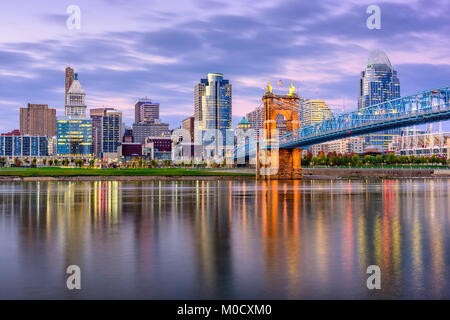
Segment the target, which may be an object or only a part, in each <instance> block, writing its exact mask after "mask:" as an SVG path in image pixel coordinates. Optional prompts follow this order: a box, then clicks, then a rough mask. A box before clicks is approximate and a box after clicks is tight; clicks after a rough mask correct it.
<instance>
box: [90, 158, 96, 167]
mask: <svg viewBox="0 0 450 320" xmlns="http://www.w3.org/2000/svg"><path fill="white" fill-rule="evenodd" d="M94 164H95V160H94V159H91V160H89V166H90V167H91V168H92V167H93V166H94Z"/></svg>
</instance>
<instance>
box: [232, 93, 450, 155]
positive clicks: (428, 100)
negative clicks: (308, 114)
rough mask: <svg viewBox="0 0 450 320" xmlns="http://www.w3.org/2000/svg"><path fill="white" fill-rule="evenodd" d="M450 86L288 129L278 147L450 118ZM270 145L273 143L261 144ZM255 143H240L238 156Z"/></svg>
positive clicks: (250, 150) (301, 145) (248, 151)
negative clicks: (297, 128) (299, 127)
mask: <svg viewBox="0 0 450 320" xmlns="http://www.w3.org/2000/svg"><path fill="white" fill-rule="evenodd" d="M449 101H450V87H446V88H440V89H436V90H430V91H425V92H421V93H417V94H414V95H411V96H407V97H402V98H398V99H394V100H390V101H386V102H383V103H380V104H376V105H373V106H370V107H367V108H363V109H359V110H357V111H353V112H349V113H345V114H340V115H336V116H333V117H331V118H329V119H327V120H324V121H322V122H319V123H316V124H314V125H311V126H305V127H302V128H301V129H299V130H296V131H293V132H289V133H287V134H286V136H284V137H282V138H280V139H279V143H278V146H276V147H277V148H280V149H284V148H287V149H293V148H306V147H309V146H311V145H314V144H318V143H322V142H327V141H332V140H337V139H343V138H347V137H353V136H359V135H364V134H368V133H373V132H378V131H383V130H387V129H395V128H401V127H409V126H412V125H417V124H424V123H430V122H436V121H442V120H447V119H450V102H449ZM261 148H262V149H263V148H266V149H270V148H271V146H265V147H263V146H261ZM255 152H256V148H255V144H250V145H248V146H239V147H237V148H236V149H235V156H236V157H243V156H244V155H245V156H248V155H252V154H253V155H254V154H255Z"/></svg>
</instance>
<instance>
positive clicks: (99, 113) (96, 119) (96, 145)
mask: <svg viewBox="0 0 450 320" xmlns="http://www.w3.org/2000/svg"><path fill="white" fill-rule="evenodd" d="M108 110H114V108H94V109H90V110H89V115H90V118H91V119H92V153H93V154H94V155H95V156H96V157H100V156H101V152H102V119H103V117H104V116H105V114H106V112H107V111H108Z"/></svg>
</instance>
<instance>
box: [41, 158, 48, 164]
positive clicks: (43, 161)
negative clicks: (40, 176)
mask: <svg viewBox="0 0 450 320" xmlns="http://www.w3.org/2000/svg"><path fill="white" fill-rule="evenodd" d="M42 164H43V165H44V166H45V165H46V164H47V159H45V158H44V159H42Z"/></svg>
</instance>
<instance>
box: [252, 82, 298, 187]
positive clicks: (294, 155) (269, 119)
mask: <svg viewBox="0 0 450 320" xmlns="http://www.w3.org/2000/svg"><path fill="white" fill-rule="evenodd" d="M262 100H263V103H264V130H263V132H264V141H265V147H264V148H261V147H262V146H259V150H258V151H259V152H257V161H256V162H257V173H256V174H257V176H261V177H262V178H263V179H298V178H301V173H302V171H301V152H302V150H301V149H279V148H278V138H279V137H277V131H276V129H277V127H276V126H277V124H276V118H277V116H278V115H279V114H282V115H283V116H284V118H285V119H286V131H287V132H292V131H294V130H297V129H299V128H300V123H299V102H300V97H299V96H298V95H297V94H296V93H295V88H294V85H293V84H292V83H291V87H290V88H289V94H287V95H277V94H274V93H273V92H272V86H271V85H270V82H269V84H268V85H267V91H266V93H265V94H264V96H263V98H262ZM260 157H261V160H262V162H261V164H260V161H259V160H260V159H259V158H260ZM259 165H260V166H261V170H259V169H260V168H259Z"/></svg>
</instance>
